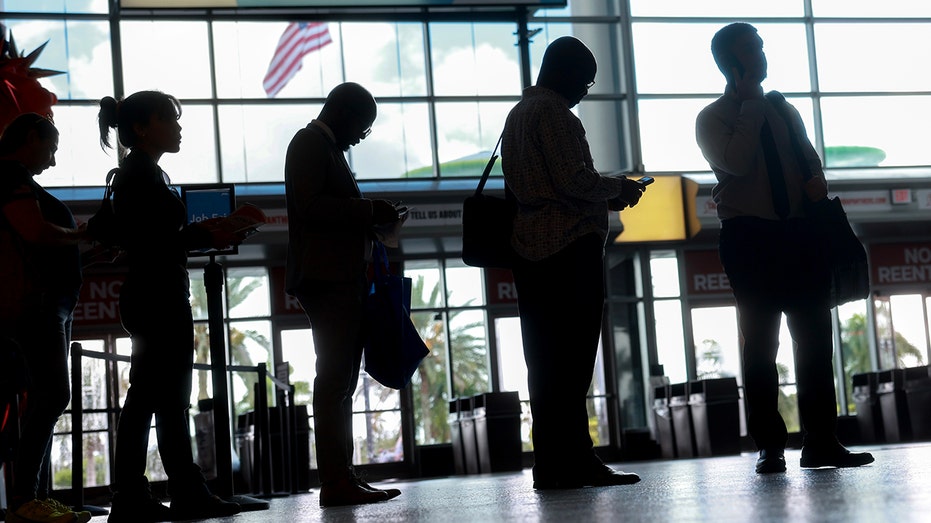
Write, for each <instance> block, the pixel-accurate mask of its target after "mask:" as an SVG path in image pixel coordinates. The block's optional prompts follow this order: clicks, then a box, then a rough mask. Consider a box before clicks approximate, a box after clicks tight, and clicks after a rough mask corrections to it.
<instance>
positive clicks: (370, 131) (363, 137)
mask: <svg viewBox="0 0 931 523" xmlns="http://www.w3.org/2000/svg"><path fill="white" fill-rule="evenodd" d="M370 134H372V128H371V127H369V128H367V129H366V130H364V131H362V139H363V140H365V139H366V138H368V137H369V135H370Z"/></svg>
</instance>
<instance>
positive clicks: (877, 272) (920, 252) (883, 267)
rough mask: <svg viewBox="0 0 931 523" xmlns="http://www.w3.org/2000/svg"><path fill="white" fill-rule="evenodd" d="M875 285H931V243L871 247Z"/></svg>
mask: <svg viewBox="0 0 931 523" xmlns="http://www.w3.org/2000/svg"><path fill="white" fill-rule="evenodd" d="M870 273H871V274H870V277H871V278H872V283H873V284H874V285H898V284H915V283H919V284H926V283H931V243H883V244H876V245H870Z"/></svg>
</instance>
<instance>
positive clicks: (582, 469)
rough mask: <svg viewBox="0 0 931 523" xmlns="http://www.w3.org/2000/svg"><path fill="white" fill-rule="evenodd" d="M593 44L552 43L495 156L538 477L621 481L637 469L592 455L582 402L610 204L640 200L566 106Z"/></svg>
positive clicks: (542, 480) (590, 63)
mask: <svg viewBox="0 0 931 523" xmlns="http://www.w3.org/2000/svg"><path fill="white" fill-rule="evenodd" d="M596 70H597V66H596V63H595V57H594V55H593V54H592V52H591V50H589V48H588V47H587V46H586V45H585V44H584V43H583V42H582V41H581V40H578V39H577V38H574V37H568V36H567V37H561V38H557V39H556V40H554V41H553V42H552V43H550V44H549V45H548V46H547V48H546V51H545V52H544V54H543V61H542V63H541V67H540V73H539V76H538V77H537V82H536V85H534V86H531V87H528V88H526V89H525V90H524V91H523V93H522V95H521V100H520V102H518V103H517V105H515V106H514V107H513V108H512V109H511V111H510V113H509V114H508V117H507V120H506V122H505V126H504V132H503V136H502V141H501V168H502V171H503V173H504V179H505V182H506V184H507V187H508V188H509V190H510V191H511V192H512V193H513V194H514V196H515V198H516V200H517V206H518V209H517V215H516V217H515V219H514V230H513V233H512V239H511V244H512V246H513V247H514V250H515V252H516V253H517V254H518V255H519V258H520V259H519V260H518V261H517V263H516V264H515V266H514V267H513V269H512V272H513V274H514V283H515V285H516V288H517V305H518V309H519V311H520V326H521V337H522V340H523V346H524V359H525V361H526V365H527V380H528V389H529V393H530V409H531V414H532V417H533V429H532V434H533V457H534V465H533V487H534V488H536V489H561V488H579V487H584V486H606V485H626V484H631V483H636V482H637V481H640V477H639V476H637V475H636V474H632V473H625V472H619V471H615V470H613V469H611V468H610V467H608V466H607V465H605V464H604V463H602V461H601V460H600V459H599V458H598V456H596V455H595V452H594V447H593V444H592V439H591V436H590V433H589V423H588V420H589V417H588V410H587V408H586V400H587V395H588V389H589V386H590V385H591V380H592V375H593V372H594V368H595V358H596V355H597V351H598V341H599V338H600V335H601V320H602V314H603V310H604V299H605V288H604V247H605V241H606V239H607V235H608V211H609V210H614V211H619V210H621V209H624V208H626V207H627V206H633V205H636V204H637V202H638V201H639V200H640V196H641V195H642V193H643V188H644V186H642V185H641V184H639V183H638V182H636V181H634V180H630V179H628V178H626V177H623V176H620V177H609V176H603V175H601V174H600V173H599V172H598V171H597V170H595V168H594V165H593V160H592V156H591V153H590V151H589V147H588V141H587V140H586V138H585V129H584V128H583V126H582V122H581V121H580V120H579V118H578V117H576V116H575V115H574V114H573V113H572V111H571V110H570V109H571V108H572V107H574V106H575V105H576V104H578V103H579V102H580V101H581V100H582V99H583V98H584V97H585V96H586V95H587V94H588V90H589V88H590V87H591V86H592V85H593V84H594V81H595V73H596Z"/></svg>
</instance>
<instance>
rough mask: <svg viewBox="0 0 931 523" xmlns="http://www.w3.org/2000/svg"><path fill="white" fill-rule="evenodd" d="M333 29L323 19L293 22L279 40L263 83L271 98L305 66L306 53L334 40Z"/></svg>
mask: <svg viewBox="0 0 931 523" xmlns="http://www.w3.org/2000/svg"><path fill="white" fill-rule="evenodd" d="M332 41H333V40H332V39H331V38H330V30H329V27H328V26H327V24H326V23H323V22H291V23H290V24H288V27H287V28H285V30H284V33H283V34H282V35H281V38H280V39H279V40H278V47H276V48H275V54H274V56H273V57H272V61H271V63H270V64H268V71H267V72H266V73H265V79H264V80H263V82H262V86H263V87H264V88H265V93H266V94H267V95H268V97H269V98H274V96H275V95H276V94H278V91H281V89H282V88H283V87H284V86H285V85H287V83H288V81H290V80H291V78H293V77H294V75H295V74H297V72H298V71H300V70H301V63H302V62H303V59H304V55H306V54H307V53H310V52H312V51H316V50H317V49H320V48H321V47H323V46H325V45H327V44H329V43H331V42H332Z"/></svg>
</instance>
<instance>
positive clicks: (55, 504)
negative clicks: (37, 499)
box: [41, 498, 93, 523]
mask: <svg viewBox="0 0 931 523" xmlns="http://www.w3.org/2000/svg"><path fill="white" fill-rule="evenodd" d="M41 502H42V503H45V504H46V505H48V506H50V507H52V509H54V510H57V511H59V512H63V513H64V512H68V511H69V510H70V511H71V512H74V521H75V523H87V522H88V521H90V520H91V518H92V517H93V516H92V515H91V513H90V512H88V511H86V510H74V509H73V508H72V507H69V506H68V505H65V504H64V503H62V502H60V501H58V500H57V499H54V498H48V499H43V500H41Z"/></svg>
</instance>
